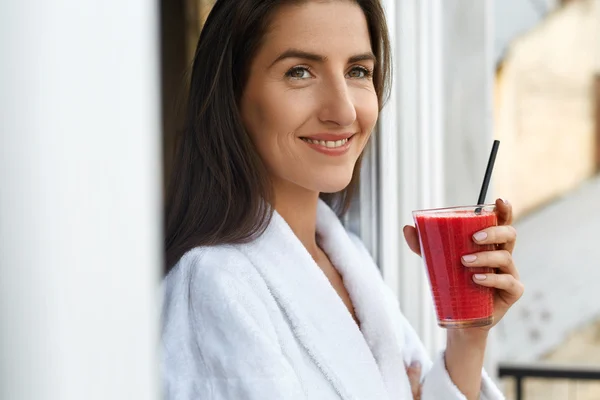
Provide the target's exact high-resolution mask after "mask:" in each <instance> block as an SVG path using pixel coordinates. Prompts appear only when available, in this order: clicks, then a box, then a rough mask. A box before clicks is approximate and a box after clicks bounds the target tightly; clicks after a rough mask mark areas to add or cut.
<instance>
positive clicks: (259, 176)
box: [165, 0, 390, 272]
mask: <svg viewBox="0 0 600 400" xmlns="http://www.w3.org/2000/svg"><path fill="white" fill-rule="evenodd" d="M352 1H354V2H355V3H356V4H358V5H359V6H360V7H361V8H362V10H363V12H364V14H365V16H366V19H367V23H368V27H369V33H370V36H371V46H372V50H373V53H374V54H375V55H376V56H377V58H378V59H377V63H376V66H375V71H374V76H373V82H374V86H375V90H376V92H377V96H378V99H379V105H380V109H381V107H382V105H383V103H384V101H385V98H386V96H387V92H388V89H389V79H390V49H389V38H388V32H387V24H386V20H385V15H384V11H383V8H382V6H381V4H380V2H379V0H352ZM302 2H303V1H302V0H217V1H216V3H215V5H214V7H213V9H212V11H211V13H210V14H209V16H208V19H207V20H206V23H205V25H204V28H203V29H202V33H201V34H200V39H199V40H198V46H197V48H196V53H195V57H194V63H193V67H192V75H191V81H190V91H189V95H188V104H187V115H186V117H185V125H184V127H183V130H182V131H181V134H180V136H179V137H178V139H177V142H176V145H175V155H174V158H173V165H172V169H171V175H170V178H169V182H168V186H167V193H166V210H165V211H166V212H165V225H166V235H165V246H166V260H165V261H166V272H168V271H169V269H170V268H172V267H173V265H174V264H175V263H176V262H177V261H178V260H179V259H180V258H181V256H182V255H183V254H184V253H185V252H187V251H188V250H191V249H192V248H194V247H196V246H205V245H217V244H235V243H243V242H247V241H249V240H252V239H253V238H255V237H256V236H257V235H260V234H261V233H262V232H263V231H264V229H265V228H266V226H267V225H268V223H269V221H270V219H271V216H272V210H271V208H270V206H269V200H270V199H271V198H272V197H271V196H272V193H271V187H270V182H269V178H268V174H267V171H266V168H265V166H264V165H263V163H262V161H261V159H260V157H259V155H258V153H257V152H256V149H255V147H254V145H253V143H252V142H251V140H250V137H249V135H248V134H247V132H246V129H245V128H244V125H243V124H242V119H241V116H240V111H239V108H238V104H239V100H240V98H241V95H242V92H243V90H244V87H245V84H246V81H247V78H248V73H249V66H250V64H251V62H252V59H253V58H254V56H255V54H256V52H257V51H258V49H259V47H260V45H261V41H262V39H263V37H264V35H265V33H266V31H267V29H268V26H269V23H270V19H271V18H272V16H273V14H274V11H275V10H277V8H278V7H279V6H281V5H283V4H290V3H302ZM361 158H362V157H361ZM361 158H359V160H358V162H357V163H356V166H355V168H354V174H353V177H352V180H351V182H350V184H349V185H348V186H347V187H346V188H345V189H344V190H342V191H340V192H337V193H328V194H326V193H323V194H321V198H323V199H324V200H325V201H326V202H327V203H328V204H330V205H331V207H332V208H333V209H334V210H335V211H336V212H337V213H338V214H339V215H342V214H343V213H345V212H346V211H347V210H348V208H349V206H350V202H351V200H352V196H353V193H354V192H355V190H356V188H357V186H358V181H359V175H360V174H359V172H360V164H361Z"/></svg>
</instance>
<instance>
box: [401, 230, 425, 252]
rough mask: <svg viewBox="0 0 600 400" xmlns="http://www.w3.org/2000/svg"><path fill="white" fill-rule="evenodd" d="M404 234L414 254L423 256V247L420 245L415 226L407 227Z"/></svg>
mask: <svg viewBox="0 0 600 400" xmlns="http://www.w3.org/2000/svg"><path fill="white" fill-rule="evenodd" d="M402 231H403V232H404V239H405V240H406V243H407V244H408V247H410V249H411V250H412V252H413V253H415V254H417V255H419V256H420V255H421V245H420V244H419V234H418V233H417V229H416V228H415V227H414V226H411V225H406V226H405V227H404V229H403V230H402Z"/></svg>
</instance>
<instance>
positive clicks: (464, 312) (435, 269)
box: [414, 206, 498, 328]
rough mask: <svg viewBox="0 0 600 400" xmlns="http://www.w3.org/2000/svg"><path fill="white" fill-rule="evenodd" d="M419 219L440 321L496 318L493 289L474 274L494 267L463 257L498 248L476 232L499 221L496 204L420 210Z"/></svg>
mask: <svg viewBox="0 0 600 400" xmlns="http://www.w3.org/2000/svg"><path fill="white" fill-rule="evenodd" d="M414 219H415V223H416V225H417V230H418V232H419V240H420V242H421V249H422V253H423V258H424V260H425V265H426V266H427V272H428V275H429V281H430V283H431V289H432V292H433V299H434V302H435V307H436V310H437V316H438V322H439V325H440V326H443V327H457V328H464V327H471V326H484V325H489V324H491V323H492V322H493V318H492V316H493V313H494V308H493V295H494V292H493V289H491V288H486V287H483V286H480V285H477V284H476V283H475V282H473V274H476V273H492V272H494V271H493V269H492V268H467V267H465V266H464V265H463V264H462V263H461V257H462V256H464V255H467V254H474V253H477V252H481V251H488V250H494V246H493V245H487V246H481V245H477V244H475V242H474V241H473V234H474V233H476V232H479V231H480V230H482V229H485V228H488V227H490V226H495V225H497V224H498V220H497V217H496V213H495V212H494V207H493V206H486V207H484V208H483V209H482V210H481V212H475V207H457V208H450V209H443V210H442V209H440V210H426V211H416V212H415V213H414Z"/></svg>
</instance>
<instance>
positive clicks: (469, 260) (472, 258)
mask: <svg viewBox="0 0 600 400" xmlns="http://www.w3.org/2000/svg"><path fill="white" fill-rule="evenodd" d="M462 259H463V261H464V262H466V263H472V262H473V261H475V260H477V256H474V255H468V256H463V258H462Z"/></svg>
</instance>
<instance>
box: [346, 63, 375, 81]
mask: <svg viewBox="0 0 600 400" xmlns="http://www.w3.org/2000/svg"><path fill="white" fill-rule="evenodd" d="M348 76H349V77H350V78H352V79H365V78H370V77H372V76H373V71H371V70H370V69H368V68H365V67H361V66H356V67H352V69H351V70H350V72H348Z"/></svg>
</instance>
